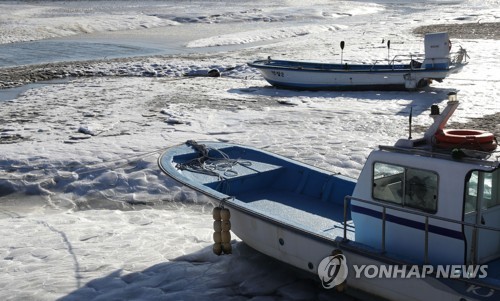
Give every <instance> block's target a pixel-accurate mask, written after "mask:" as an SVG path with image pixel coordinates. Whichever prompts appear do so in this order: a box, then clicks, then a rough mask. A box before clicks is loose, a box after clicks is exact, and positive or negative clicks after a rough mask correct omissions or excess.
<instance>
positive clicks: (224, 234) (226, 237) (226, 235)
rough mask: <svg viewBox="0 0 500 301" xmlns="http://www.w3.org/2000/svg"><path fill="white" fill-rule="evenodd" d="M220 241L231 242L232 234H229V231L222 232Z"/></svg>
mask: <svg viewBox="0 0 500 301" xmlns="http://www.w3.org/2000/svg"><path fill="white" fill-rule="evenodd" d="M220 240H221V242H222V243H228V242H231V232H229V231H222V232H221V233H220Z"/></svg>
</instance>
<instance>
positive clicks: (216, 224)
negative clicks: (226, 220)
mask: <svg viewBox="0 0 500 301" xmlns="http://www.w3.org/2000/svg"><path fill="white" fill-rule="evenodd" d="M214 231H215V232H220V231H222V221H214Z"/></svg>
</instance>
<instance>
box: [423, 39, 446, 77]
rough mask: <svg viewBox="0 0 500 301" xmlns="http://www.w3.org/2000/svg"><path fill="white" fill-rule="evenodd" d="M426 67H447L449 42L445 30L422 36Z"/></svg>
mask: <svg viewBox="0 0 500 301" xmlns="http://www.w3.org/2000/svg"><path fill="white" fill-rule="evenodd" d="M424 44H425V59H424V63H423V65H424V68H426V69H448V68H449V66H450V50H451V42H450V39H449V36H448V33H447V32H440V33H428V34H426V35H425V38H424Z"/></svg>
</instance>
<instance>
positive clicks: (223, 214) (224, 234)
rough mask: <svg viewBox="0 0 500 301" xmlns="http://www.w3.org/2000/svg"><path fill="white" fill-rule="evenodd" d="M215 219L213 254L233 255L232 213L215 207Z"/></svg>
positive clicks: (213, 214) (213, 211) (213, 212)
mask: <svg viewBox="0 0 500 301" xmlns="http://www.w3.org/2000/svg"><path fill="white" fill-rule="evenodd" d="M212 216H213V218H214V234H213V239H214V245H213V252H214V254H215V255H221V254H222V253H224V254H231V253H232V246H231V232H229V231H230V230H231V222H230V221H229V219H230V218H231V212H230V211H229V209H227V208H223V207H215V208H214V209H213V210H212Z"/></svg>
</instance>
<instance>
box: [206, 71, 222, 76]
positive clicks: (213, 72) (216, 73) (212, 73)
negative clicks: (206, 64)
mask: <svg viewBox="0 0 500 301" xmlns="http://www.w3.org/2000/svg"><path fill="white" fill-rule="evenodd" d="M207 74H208V76H209V77H220V71H219V70H217V69H210V70H209V71H208V73H207Z"/></svg>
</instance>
